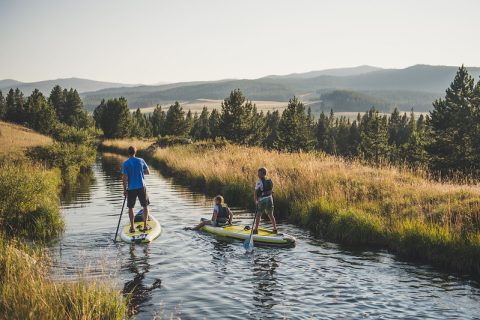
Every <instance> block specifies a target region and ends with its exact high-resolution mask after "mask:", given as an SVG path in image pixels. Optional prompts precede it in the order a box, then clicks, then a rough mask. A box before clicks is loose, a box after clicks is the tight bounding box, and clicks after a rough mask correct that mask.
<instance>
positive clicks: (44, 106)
mask: <svg viewBox="0 0 480 320" xmlns="http://www.w3.org/2000/svg"><path fill="white" fill-rule="evenodd" d="M25 110H26V111H27V114H26V118H25V120H26V122H27V124H28V126H29V127H30V128H32V129H33V130H35V131H38V132H40V133H45V134H48V133H50V132H51V131H52V129H53V128H54V127H55V124H56V122H57V116H56V114H55V110H54V109H53V107H52V106H50V104H49V103H48V102H47V99H46V98H45V97H44V96H43V94H42V93H41V92H40V91H39V90H38V89H35V90H34V91H33V92H32V94H31V95H30V96H29V97H28V98H27V102H26V103H25Z"/></svg>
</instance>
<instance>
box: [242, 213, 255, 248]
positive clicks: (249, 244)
mask: <svg viewBox="0 0 480 320" xmlns="http://www.w3.org/2000/svg"><path fill="white" fill-rule="evenodd" d="M257 212H258V207H256V208H255V217H254V218H253V223H252V229H251V230H250V236H249V237H248V238H247V239H245V242H244V243H243V247H244V248H245V250H246V251H247V252H252V251H253V229H255V228H254V227H255V221H256V220H257Z"/></svg>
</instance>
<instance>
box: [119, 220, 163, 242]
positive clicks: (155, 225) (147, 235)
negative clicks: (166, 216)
mask: <svg viewBox="0 0 480 320" xmlns="http://www.w3.org/2000/svg"><path fill="white" fill-rule="evenodd" d="M147 225H148V226H150V227H151V229H150V230H147V231H143V221H137V222H134V226H135V232H130V223H127V224H126V225H124V226H123V228H122V232H121V233H120V237H121V239H122V240H123V241H125V242H129V243H139V242H141V243H148V242H151V241H153V240H155V239H156V238H158V237H159V236H160V233H161V232H162V227H161V225H160V222H158V220H157V219H155V218H154V217H153V216H152V215H149V220H147Z"/></svg>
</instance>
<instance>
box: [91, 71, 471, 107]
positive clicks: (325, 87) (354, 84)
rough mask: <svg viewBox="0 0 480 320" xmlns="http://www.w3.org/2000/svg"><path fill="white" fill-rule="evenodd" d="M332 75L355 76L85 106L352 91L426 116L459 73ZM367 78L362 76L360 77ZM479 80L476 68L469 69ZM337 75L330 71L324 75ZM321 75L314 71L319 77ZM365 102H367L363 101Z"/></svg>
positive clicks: (146, 89) (171, 90)
mask: <svg viewBox="0 0 480 320" xmlns="http://www.w3.org/2000/svg"><path fill="white" fill-rule="evenodd" d="M359 68H360V69H353V71H352V70H348V69H347V71H345V69H338V70H340V71H336V73H337V74H338V73H342V72H353V73H354V74H353V75H348V76H339V75H328V74H322V75H319V76H312V75H313V73H312V72H310V73H307V74H303V76H302V74H293V75H287V76H268V77H264V78H260V79H254V80H222V81H212V82H195V83H188V82H186V83H176V84H169V85H163V86H141V87H131V88H115V89H104V90H100V91H97V92H87V93H84V94H83V98H84V99H85V105H86V106H87V107H88V108H89V109H90V110H92V109H93V108H94V107H95V106H97V105H98V104H99V103H100V101H101V99H103V98H105V99H108V98H113V97H118V96H124V97H125V98H127V100H128V101H129V105H130V107H132V108H137V107H148V106H152V105H155V104H157V103H158V104H166V103H171V102H172V101H175V100H178V101H181V102H182V101H191V100H196V99H197V100H198V99H223V98H224V97H226V96H228V94H229V93H230V91H231V90H233V89H235V88H240V89H241V90H242V91H243V92H244V94H245V96H246V97H247V98H248V99H251V100H254V101H255V100H257V101H259V100H269V101H279V102H285V101H288V99H290V98H292V97H293V96H294V95H296V96H300V97H301V98H302V99H303V100H305V101H316V100H319V98H320V95H321V94H324V93H327V92H332V91H335V90H349V91H356V92H359V93H361V94H364V95H368V96H370V98H369V99H375V100H382V101H384V102H385V104H386V105H393V106H398V107H399V108H400V109H402V110H410V109H411V108H414V109H415V110H417V111H426V110H429V109H430V108H431V104H432V101H433V100H435V99H436V98H438V97H441V96H442V95H443V94H444V91H445V89H446V88H447V87H448V86H449V85H450V83H451V81H452V80H453V78H454V76H455V73H456V72H457V69H458V68H457V67H450V66H430V65H415V66H412V67H408V68H405V69H378V68H375V70H373V71H371V68H374V67H368V66H367V67H359ZM362 70H363V71H366V72H361V71H362ZM469 71H470V73H471V74H472V75H473V76H474V77H475V78H477V79H478V77H479V76H480V68H469ZM325 72H327V73H328V72H330V73H335V72H333V71H325ZM319 73H322V71H318V72H317V74H319ZM367 100H368V99H367ZM332 108H333V109H334V111H344V110H342V108H343V107H342V105H338V104H333V105H332Z"/></svg>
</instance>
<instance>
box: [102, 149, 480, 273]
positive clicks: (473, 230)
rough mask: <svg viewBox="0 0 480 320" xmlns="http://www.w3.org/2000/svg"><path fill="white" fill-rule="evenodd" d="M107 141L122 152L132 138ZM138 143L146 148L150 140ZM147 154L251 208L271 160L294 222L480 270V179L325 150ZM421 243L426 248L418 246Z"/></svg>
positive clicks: (280, 206) (280, 207)
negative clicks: (458, 180)
mask: <svg viewBox="0 0 480 320" xmlns="http://www.w3.org/2000/svg"><path fill="white" fill-rule="evenodd" d="M129 143H133V144H135V142H133V141H129ZM104 145H105V146H107V147H110V150H115V149H117V148H124V145H125V144H124V142H119V141H105V142H104ZM137 145H138V146H139V149H142V148H143V147H140V145H142V146H144V147H145V146H146V143H144V142H142V144H141V143H137ZM148 156H149V157H150V158H151V159H150V160H151V161H158V162H159V163H160V164H162V165H164V166H165V167H167V168H169V170H170V171H171V172H172V173H174V174H177V175H180V176H182V177H183V178H185V179H186V180H187V181H189V182H190V183H191V184H192V185H195V186H200V187H202V188H204V190H208V191H211V192H222V193H223V194H224V196H225V197H226V201H227V202H230V203H234V204H240V205H242V206H244V207H252V206H253V203H252V202H253V200H252V194H253V185H254V183H255V180H256V179H257V178H256V175H257V169H258V168H259V167H263V166H265V167H266V168H267V169H268V170H269V176H270V177H271V178H272V180H273V182H274V185H275V203H276V212H277V213H279V214H282V215H284V216H287V217H289V218H290V219H291V220H292V221H294V222H297V223H299V224H301V225H305V226H308V227H310V228H312V229H314V230H315V231H318V232H319V233H320V234H324V235H325V234H326V235H328V236H329V237H330V238H333V239H335V240H339V241H342V242H347V243H351V244H357V243H358V244H360V243H364V244H374V245H381V246H385V245H386V246H389V247H390V248H392V249H394V250H396V251H398V252H401V253H405V254H408V255H415V254H419V250H423V249H425V250H426V249H428V250H434V251H435V254H434V256H433V257H432V258H428V259H427V260H428V261H430V262H433V263H437V264H440V265H442V266H446V267H452V265H451V263H460V262H458V261H455V262H453V261H451V260H452V257H449V256H447V254H453V256H459V252H462V254H465V256H462V257H463V258H462V259H464V260H468V262H465V263H464V264H468V267H465V268H464V269H468V270H470V271H472V270H474V272H480V261H478V260H477V262H472V261H474V260H472V259H471V258H473V257H476V258H475V259H477V258H480V186H478V185H459V184H453V183H439V182H434V181H431V180H428V179H425V178H424V177H422V174H416V173H412V172H409V171H406V170H401V169H398V168H386V167H385V168H374V167H369V166H365V165H362V164H360V163H358V162H347V161H344V160H342V159H340V158H336V157H331V156H326V155H324V154H320V153H297V154H288V153H278V152H271V151H265V150H263V149H260V148H247V147H241V146H235V145H227V146H226V147H225V148H221V149H214V148H213V147H212V146H211V145H208V144H193V145H186V146H175V147H170V148H166V149H157V150H156V151H155V153H154V154H152V155H148ZM332 230H334V231H332ZM422 244H423V245H425V246H426V247H425V248H423V247H422V248H417V247H415V246H418V245H422ZM417 251H418V252H417ZM442 252H443V253H442ZM439 256H441V257H439ZM457 258H459V257H457ZM459 259H460V258H459ZM436 260H440V261H436ZM460 260H461V259H460ZM460 264H461V263H460ZM453 268H456V269H461V268H462V267H458V268H457V267H456V266H453Z"/></svg>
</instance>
